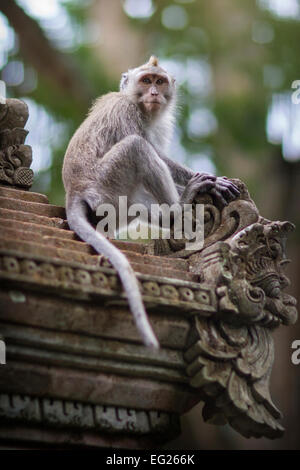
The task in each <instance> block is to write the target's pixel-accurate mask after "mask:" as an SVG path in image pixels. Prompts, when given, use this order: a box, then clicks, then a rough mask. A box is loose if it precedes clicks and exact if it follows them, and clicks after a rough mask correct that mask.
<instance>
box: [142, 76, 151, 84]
mask: <svg viewBox="0 0 300 470" xmlns="http://www.w3.org/2000/svg"><path fill="white" fill-rule="evenodd" d="M142 82H143V83H148V84H149V83H151V80H150V78H148V77H144V78H143V79H142Z"/></svg>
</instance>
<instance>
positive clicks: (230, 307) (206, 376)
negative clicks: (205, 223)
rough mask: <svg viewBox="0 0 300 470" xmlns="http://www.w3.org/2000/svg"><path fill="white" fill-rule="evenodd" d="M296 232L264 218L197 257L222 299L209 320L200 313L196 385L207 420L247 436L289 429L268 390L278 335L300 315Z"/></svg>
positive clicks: (192, 364)
mask: <svg viewBox="0 0 300 470" xmlns="http://www.w3.org/2000/svg"><path fill="white" fill-rule="evenodd" d="M238 204H239V201H237V202H236V204H235V205H236V207H237V206H238ZM293 229H294V226H293V225H292V224H291V223H290V222H270V221H267V220H266V219H263V218H261V217H259V218H258V221H257V222H255V223H252V224H250V225H248V226H247V227H245V228H243V229H242V230H239V231H237V232H236V231H235V232H234V233H233V235H231V236H230V237H229V238H228V239H227V240H226V241H219V242H217V243H215V244H213V245H211V246H209V247H207V248H204V250H203V251H202V252H199V253H196V254H193V255H192V256H191V258H190V262H191V268H192V270H193V271H194V272H198V273H199V274H201V278H202V282H205V284H206V285H211V286H214V287H215V292H216V297H217V303H218V305H217V310H216V313H215V314H212V315H211V317H210V318H203V317H202V316H201V315H195V317H194V320H193V325H192V328H191V332H190V337H189V340H188V344H187V349H186V352H185V360H186V363H187V374H188V375H189V377H190V384H191V385H192V386H193V387H196V388H197V389H199V394H200V396H201V398H202V399H203V400H204V402H205V406H204V408H203V417H204V419H205V421H208V422H210V423H214V424H225V423H229V424H230V425H231V426H232V427H233V428H234V429H236V430H237V431H238V432H240V433H241V434H242V435H243V436H245V437H262V436H265V437H268V438H271V439H273V438H277V437H280V436H281V435H282V433H283V431H284V429H283V427H282V426H281V425H280V423H279V422H278V420H279V419H280V418H281V413H280V412H279V410H278V409H277V408H276V407H275V405H274V404H273V402H272V399H271V396H270V392H269V381H270V374H271V370H272V365H273V361H274V346H273V340H272V336H271V333H272V330H273V329H274V328H276V327H278V326H280V325H291V324H294V323H295V322H296V319H297V310H296V300H295V299H294V298H293V297H292V296H290V295H288V294H286V293H284V292H283V289H284V288H285V287H286V286H288V285H289V280H288V279H287V277H286V276H285V274H284V267H285V265H286V264H287V263H288V262H289V260H287V259H286V255H285V241H286V238H287V235H288V233H289V232H290V231H292V230H293Z"/></svg>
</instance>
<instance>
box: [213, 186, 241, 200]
mask: <svg viewBox="0 0 300 470" xmlns="http://www.w3.org/2000/svg"><path fill="white" fill-rule="evenodd" d="M216 190H217V191H218V192H219V193H221V194H222V195H223V197H224V198H225V199H226V200H227V201H233V200H234V199H236V198H237V197H238V194H236V192H234V191H233V190H232V188H231V187H229V186H223V185H221V184H219V183H217V184H216Z"/></svg>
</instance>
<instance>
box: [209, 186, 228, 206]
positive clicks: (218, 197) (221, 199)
mask: <svg viewBox="0 0 300 470" xmlns="http://www.w3.org/2000/svg"><path fill="white" fill-rule="evenodd" d="M209 193H210V194H211V195H212V196H214V197H215V198H216V200H217V201H219V202H220V203H221V204H222V206H228V202H227V201H226V199H225V198H224V197H223V196H222V194H221V192H220V191H218V190H217V189H216V188H212V189H211V190H210V191H209Z"/></svg>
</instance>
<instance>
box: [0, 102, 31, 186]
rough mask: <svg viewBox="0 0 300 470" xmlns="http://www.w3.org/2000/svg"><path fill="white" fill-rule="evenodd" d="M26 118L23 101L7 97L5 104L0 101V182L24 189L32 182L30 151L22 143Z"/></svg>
mask: <svg viewBox="0 0 300 470" xmlns="http://www.w3.org/2000/svg"><path fill="white" fill-rule="evenodd" d="M27 119H28V108H27V105H26V103H24V102H23V101H20V100H16V99H7V100H6V103H5V104H2V103H0V183H2V184H9V185H12V186H17V187H21V188H24V189H25V188H26V189H28V188H30V187H31V185H32V183H33V171H32V170H31V169H30V165H31V162H32V151H31V147H30V146H29V145H24V142H25V139H26V136H27V134H28V131H26V130H25V129H24V127H25V124H26V122H27Z"/></svg>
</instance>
